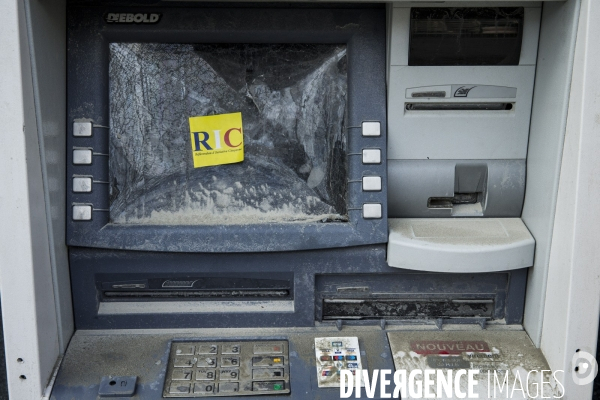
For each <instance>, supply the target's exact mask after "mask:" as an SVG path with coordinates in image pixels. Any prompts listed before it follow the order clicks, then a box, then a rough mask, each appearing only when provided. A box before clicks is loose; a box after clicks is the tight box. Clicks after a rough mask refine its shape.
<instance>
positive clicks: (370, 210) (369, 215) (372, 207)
mask: <svg viewBox="0 0 600 400" xmlns="http://www.w3.org/2000/svg"><path fill="white" fill-rule="evenodd" d="M382 215H383V213H382V210H381V203H366V204H363V218H364V219H378V218H381V217H382Z"/></svg>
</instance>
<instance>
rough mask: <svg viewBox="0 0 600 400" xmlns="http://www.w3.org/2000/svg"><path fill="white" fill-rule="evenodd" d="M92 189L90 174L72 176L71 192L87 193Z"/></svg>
mask: <svg viewBox="0 0 600 400" xmlns="http://www.w3.org/2000/svg"><path fill="white" fill-rule="evenodd" d="M91 191H92V177H90V176H74V177H73V192H74V193H89V192H91Z"/></svg>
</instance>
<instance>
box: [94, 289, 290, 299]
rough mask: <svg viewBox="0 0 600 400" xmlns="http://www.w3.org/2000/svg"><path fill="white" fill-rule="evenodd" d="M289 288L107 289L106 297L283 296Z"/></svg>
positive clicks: (287, 294) (204, 297)
mask: <svg viewBox="0 0 600 400" xmlns="http://www.w3.org/2000/svg"><path fill="white" fill-rule="evenodd" d="M289 295H290V292H289V290H206V291H200V290H144V291H105V292H104V297H105V298H107V299H110V300H119V299H143V298H151V299H167V300H168V299H178V298H185V299H189V298H202V299H206V298H219V299H221V298H257V297H258V298H266V297H269V298H283V297H288V296H289Z"/></svg>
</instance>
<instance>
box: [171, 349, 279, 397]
mask: <svg viewBox="0 0 600 400" xmlns="http://www.w3.org/2000/svg"><path fill="white" fill-rule="evenodd" d="M164 387H165V389H164V392H163V397H185V398H190V397H216V396H243V395H252V394H257V392H260V394H286V393H290V377H289V350H288V342H287V341H236V342H173V343H172V345H171V354H170V357H169V365H168V367H167V378H166V379H165V386H164Z"/></svg>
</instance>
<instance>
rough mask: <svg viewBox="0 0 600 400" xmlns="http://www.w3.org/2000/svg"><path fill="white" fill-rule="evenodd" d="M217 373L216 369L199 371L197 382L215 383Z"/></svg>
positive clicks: (197, 372)
mask: <svg viewBox="0 0 600 400" xmlns="http://www.w3.org/2000/svg"><path fill="white" fill-rule="evenodd" d="M216 376H217V373H216V372H215V370H214V369H199V370H198V371H196V380H197V381H214V380H215V378H216Z"/></svg>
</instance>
